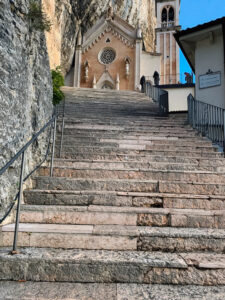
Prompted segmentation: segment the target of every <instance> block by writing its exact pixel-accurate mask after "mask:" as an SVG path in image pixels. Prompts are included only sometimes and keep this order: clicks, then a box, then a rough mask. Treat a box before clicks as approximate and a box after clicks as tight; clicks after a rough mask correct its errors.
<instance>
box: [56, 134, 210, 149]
mask: <svg viewBox="0 0 225 300" xmlns="http://www.w3.org/2000/svg"><path fill="white" fill-rule="evenodd" d="M69 141H71V142H76V143H82V144H87V143H91V144H93V143H102V144H103V143H123V142H124V141H126V143H133V144H138V143H139V144H146V145H147V144H149V145H155V144H157V145H174V146H175V145H178V146H179V145H182V146H198V147H199V146H207V147H212V143H211V142H210V141H207V140H199V139H197V138H196V140H195V139H192V140H191V141H190V139H185V138H183V139H182V138H178V137H168V138H166V137H158V136H155V137H154V136H149V137H148V136H138V137H137V136H126V135H121V136H116V135H115V136H113V137H111V138H110V139H109V138H105V137H100V136H96V137H94V136H81V135H78V134H76V135H64V136H63V143H66V142H69ZM57 142H61V136H60V135H58V139H57Z"/></svg>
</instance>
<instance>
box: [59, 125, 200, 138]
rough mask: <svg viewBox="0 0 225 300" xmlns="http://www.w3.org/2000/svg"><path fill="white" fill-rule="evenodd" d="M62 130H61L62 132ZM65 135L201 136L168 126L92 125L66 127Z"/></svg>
mask: <svg viewBox="0 0 225 300" xmlns="http://www.w3.org/2000/svg"><path fill="white" fill-rule="evenodd" d="M60 131H61V130H59V132H60ZM64 132H65V134H73V133H82V134H83V135H84V136H86V135H87V134H88V135H89V136H93V135H95V136H102V135H104V136H110V135H112V136H114V135H125V134H127V135H136V136H142V135H146V134H147V135H151V136H155V135H158V136H167V137H173V136H175V137H181V138H182V137H183V138H186V137H197V136H199V135H200V134H199V133H198V132H197V131H194V130H193V129H189V130H188V129H186V128H185V129H180V128H179V127H178V129H176V128H173V127H169V126H166V127H165V128H163V127H162V129H159V128H158V127H155V128H154V127H152V126H149V128H148V127H135V126H134V127H133V128H130V126H129V127H127V128H126V127H122V126H121V125H120V126H116V125H114V126H113V125H112V126H110V125H104V126H103V125H98V126H96V125H95V126H94V125H93V126H91V125H69V124H68V125H66V126H65V127H64Z"/></svg>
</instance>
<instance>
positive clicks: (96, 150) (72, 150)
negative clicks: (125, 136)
mask: <svg viewBox="0 0 225 300" xmlns="http://www.w3.org/2000/svg"><path fill="white" fill-rule="evenodd" d="M144 148H145V147H143V145H125V146H124V148H123V146H121V148H119V147H117V148H111V147H100V146H99V147H94V146H93V147H92V146H90V145H88V146H79V145H76V146H71V145H64V146H63V149H62V150H63V157H74V155H79V154H80V153H82V154H86V153H88V154H90V155H93V154H105V155H106V154H108V155H117V154H118V155H120V154H128V155H137V154H140V155H154V156H155V155H161V156H179V157H180V156H182V157H203V158H209V157H210V158H221V157H222V153H219V152H216V151H215V150H214V149H212V151H208V150H207V151H204V150H202V151H201V150H200V149H198V150H189V149H185V147H184V148H180V149H177V150H176V149H173V150H170V149H169V150H166V149H165V150H161V149H144ZM56 151H59V147H57V146H56Z"/></svg>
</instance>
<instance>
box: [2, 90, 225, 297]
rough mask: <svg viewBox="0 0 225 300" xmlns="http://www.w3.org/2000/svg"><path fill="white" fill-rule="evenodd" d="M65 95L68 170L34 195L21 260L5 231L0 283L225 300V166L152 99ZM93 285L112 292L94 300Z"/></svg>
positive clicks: (60, 169)
mask: <svg viewBox="0 0 225 300" xmlns="http://www.w3.org/2000/svg"><path fill="white" fill-rule="evenodd" d="M64 92H65V93H66V119H65V130H64V142H63V155H62V158H60V159H59V158H56V159H55V168H54V177H52V178H51V177H49V168H47V167H42V168H41V170H40V172H39V174H38V176H37V177H36V178H34V181H35V189H33V190H27V191H25V193H24V201H25V204H24V205H22V208H21V218H20V220H21V223H20V232H19V241H18V244H19V246H20V247H21V249H20V254H18V255H14V256H12V255H10V254H9V248H8V247H10V246H11V245H12V241H13V230H14V224H9V225H5V226H3V227H2V234H1V235H0V238H1V240H0V245H1V246H2V248H1V250H0V280H5V281H18V280H19V281H24V280H25V281H33V282H73V283H77V284H78V283H89V286H88V285H86V288H85V291H86V294H85V292H84V291H83V290H82V289H83V287H82V285H80V291H82V293H83V292H84V294H82V295H83V296H79V297H80V298H79V297H78V298H69V297H68V299H105V297H106V294H108V295H111V294H110V292H109V290H108V289H109V287H110V288H111V287H112V289H113V288H114V285H113V284H112V285H108V284H109V283H114V284H116V290H117V292H115V295H114V294H113V295H114V296H115V297H114V296H111V298H110V296H108V297H107V298H109V299H121V300H122V299H159V300H162V299H171V300H172V299H221V300H222V299H224V297H225V296H224V295H225V287H223V285H225V164H224V158H223V154H222V153H219V152H218V151H217V149H216V148H215V147H213V146H212V144H211V142H210V141H208V140H207V139H206V138H203V137H201V136H199V135H198V133H197V132H196V131H194V130H193V129H191V128H190V127H189V126H188V125H187V122H186V115H170V116H169V117H168V118H162V117H159V116H158V114H157V107H156V106H155V104H154V103H152V102H151V101H149V99H147V98H146V97H145V96H144V95H142V94H139V93H134V92H115V91H107V92H106V91H99V90H95V91H93V90H88V89H73V88H65V89H64ZM60 136H61V126H60V124H59V126H58V135H57V142H56V154H58V151H59V145H60ZM91 283H93V284H96V283H104V284H103V285H100V284H99V285H98V287H99V293H97V294H96V296H94V295H95V294H94V292H93V294H92V296H93V298H91V296H90V295H89V293H90V290H91V289H92V288H91V286H90V284H91ZM7 284H8V285H9V286H10V284H9V283H5V284H2V283H1V285H0V292H1V291H4V290H5V286H6V285H7ZM12 284H13V283H12ZM30 284H31V283H29V284H28V283H27V287H28V289H29V288H30ZM45 284H47V283H45ZM149 284H151V285H149ZM40 285H41V283H40ZM162 285H168V286H162ZM186 285H190V287H185V286H186ZM196 285H200V286H213V288H210V287H195V286H196ZM62 286H63V284H62ZM215 286H217V287H215ZM218 286H219V287H218ZM42 287H43V284H42ZM13 288H15V286H14V287H12V290H13ZM33 288H34V287H33ZM47 288H48V287H47V286H46V289H47ZM63 288H65V286H64V287H63ZM63 288H62V289H63ZM89 288H90V290H89V291H87V290H88V289H89ZM34 289H35V288H34ZM119 289H121V293H119V292H118V291H119ZM66 290H67V289H66ZM101 291H102V292H101ZM163 291H164V292H163ZM196 291H198V292H196ZM49 293H50V292H49ZM113 293H114V291H113ZM80 295H81V294H80ZM196 295H197V296H198V295H199V298H197V296H196ZM82 297H83V298H82ZM132 297H133V298H132ZM164 297H165V298H164ZM185 297H186V298H185ZM204 297H205V298H204ZM5 299H8V298H5ZM19 299H22V298H19ZM24 299H28V298H24ZM29 299H33V298H29ZM43 299H45V298H43ZM46 299H50V298H46ZM51 299H64V298H56V297H55V298H54V297H53V298H51ZM66 299H67V298H66Z"/></svg>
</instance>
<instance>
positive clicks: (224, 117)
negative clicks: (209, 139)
mask: <svg viewBox="0 0 225 300" xmlns="http://www.w3.org/2000/svg"><path fill="white" fill-rule="evenodd" d="M223 153H224V156H225V109H224V110H223Z"/></svg>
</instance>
